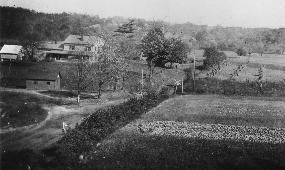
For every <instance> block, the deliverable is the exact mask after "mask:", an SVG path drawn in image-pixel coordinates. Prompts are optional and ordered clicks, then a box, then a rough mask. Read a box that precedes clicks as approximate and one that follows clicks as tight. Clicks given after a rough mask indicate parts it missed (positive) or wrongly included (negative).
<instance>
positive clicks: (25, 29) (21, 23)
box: [0, 7, 285, 55]
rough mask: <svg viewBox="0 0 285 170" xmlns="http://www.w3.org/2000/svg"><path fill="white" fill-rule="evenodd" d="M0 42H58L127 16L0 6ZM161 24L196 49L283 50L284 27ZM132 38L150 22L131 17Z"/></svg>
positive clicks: (108, 28) (137, 37)
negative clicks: (45, 11)
mask: <svg viewBox="0 0 285 170" xmlns="http://www.w3.org/2000/svg"><path fill="white" fill-rule="evenodd" d="M0 15H1V18H0V24H1V27H0V42H1V45H3V43H15V42H18V43H22V41H25V42H26V41H44V40H50V41H60V40H64V39H65V38H66V37H67V36H68V35H69V34H82V33H83V34H94V33H96V32H100V31H101V30H106V31H109V32H114V31H116V29H118V26H122V28H123V27H124V25H123V24H127V23H128V22H129V19H127V18H122V17H111V18H100V17H99V16H90V15H83V14H76V13H58V14H46V13H40V12H36V11H33V10H28V9H23V8H13V7H0ZM157 22H159V23H162V24H163V25H165V28H166V29H165V30H166V31H168V32H171V33H176V34H181V36H182V39H183V41H185V42H189V41H190V40H191V43H192V44H193V43H194V44H195V47H196V48H209V47H213V46H215V47H217V48H218V49H220V50H231V51H237V50H238V49H239V48H243V49H245V50H246V51H247V52H248V53H260V54H261V55H262V54H263V53H283V52H284V50H285V28H279V29H269V28H241V27H221V26H215V27H210V26H205V25H195V24H191V23H184V24H170V23H165V22H163V21H157ZM131 24H132V26H133V27H134V29H133V30H132V31H134V33H135V34H134V37H132V38H133V40H136V41H137V42H138V40H141V38H142V37H143V35H145V32H146V29H147V28H149V26H151V25H152V22H150V21H146V20H143V19H133V20H132V23H131Z"/></svg>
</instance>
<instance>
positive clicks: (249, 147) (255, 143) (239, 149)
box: [80, 95, 285, 169]
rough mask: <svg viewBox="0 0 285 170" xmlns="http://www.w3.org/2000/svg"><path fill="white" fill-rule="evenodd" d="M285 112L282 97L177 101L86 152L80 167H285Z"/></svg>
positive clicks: (186, 98) (187, 98) (207, 97)
mask: <svg viewBox="0 0 285 170" xmlns="http://www.w3.org/2000/svg"><path fill="white" fill-rule="evenodd" d="M284 113H285V103H284V101H282V100H279V99H277V101H274V100H272V98H271V99H270V100H266V98H259V97H253V98H252V97H251V98H246V97H241V98H231V97H225V96H217V95H201V96H197V95H187V96H182V97H176V98H174V99H170V100H167V101H165V102H163V103H161V104H160V105H159V106H158V107H156V108H154V109H152V110H151V111H150V112H148V113H147V114H145V115H143V116H142V117H141V119H139V120H137V121H135V122H132V123H130V124H128V125H127V126H125V127H123V128H121V129H120V130H118V131H116V132H115V133H113V134H112V135H111V136H109V137H108V138H106V139H104V140H103V141H102V142H101V144H100V145H98V146H95V147H93V148H92V149H91V150H90V152H88V153H83V155H84V156H85V158H86V163H82V165H81V166H80V167H84V168H86V169H92V168H93V169H94V168H95V169H96V168H98V169H103V168H106V169H134V168H135V169H284V168H285V163H284V161H283V160H284V159H285V144H284V142H285V141H284V139H285V129H284V127H285V114H284ZM139 126H141V128H139Z"/></svg>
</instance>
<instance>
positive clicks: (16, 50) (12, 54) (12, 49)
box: [0, 45, 24, 61]
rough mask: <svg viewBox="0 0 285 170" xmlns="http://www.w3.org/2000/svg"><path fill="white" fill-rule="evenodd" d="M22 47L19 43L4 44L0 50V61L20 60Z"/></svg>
mask: <svg viewBox="0 0 285 170" xmlns="http://www.w3.org/2000/svg"><path fill="white" fill-rule="evenodd" d="M22 49H23V47H22V46H20V45H4V46H3V47H2V49H1V51H0V60H1V61H16V60H22V57H23V56H24V54H23V53H22Z"/></svg>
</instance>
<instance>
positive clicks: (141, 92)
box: [141, 69, 143, 95]
mask: <svg viewBox="0 0 285 170" xmlns="http://www.w3.org/2000/svg"><path fill="white" fill-rule="evenodd" d="M141 85H142V89H141V94H142V95H143V69H142V82H141Z"/></svg>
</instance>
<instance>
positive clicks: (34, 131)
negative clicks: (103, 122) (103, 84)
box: [0, 91, 124, 150]
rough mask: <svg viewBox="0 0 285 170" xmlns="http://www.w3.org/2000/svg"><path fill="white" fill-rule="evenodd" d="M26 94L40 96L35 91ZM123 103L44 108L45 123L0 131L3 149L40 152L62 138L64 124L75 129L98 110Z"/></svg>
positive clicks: (0, 141) (117, 101) (83, 102)
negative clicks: (45, 112)
mask: <svg viewBox="0 0 285 170" xmlns="http://www.w3.org/2000/svg"><path fill="white" fill-rule="evenodd" d="M25 92H28V93H33V94H39V93H37V92H35V91H25ZM39 95H42V94H39ZM48 97H50V96H48ZM123 101H124V100H123V99H118V100H114V101H105V102H100V103H95V104H94V103H90V102H87V101H82V103H81V104H80V106H78V105H63V106H48V105H46V106H43V108H44V109H46V110H48V116H47V117H46V119H45V120H44V121H42V122H39V123H37V124H33V125H29V126H25V127H19V128H14V129H0V135H1V140H0V146H1V149H2V150H20V149H23V148H29V149H34V150H39V149H42V148H45V147H47V146H49V145H50V144H52V143H54V142H56V141H57V140H58V139H59V138H60V137H62V135H63V132H62V123H63V122H66V123H68V124H69V125H70V126H71V127H72V128H73V127H74V126H75V125H76V123H80V121H81V120H82V119H83V118H84V117H86V116H88V115H89V114H91V113H94V112H95V111H96V110H97V109H100V108H103V107H106V106H109V105H115V104H118V103H121V102H123Z"/></svg>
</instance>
